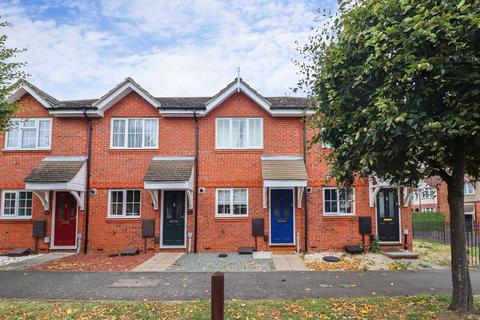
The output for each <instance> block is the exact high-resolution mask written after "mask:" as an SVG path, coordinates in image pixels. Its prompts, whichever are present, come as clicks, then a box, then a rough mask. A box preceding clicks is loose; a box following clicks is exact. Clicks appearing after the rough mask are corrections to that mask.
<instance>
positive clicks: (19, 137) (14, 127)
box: [5, 118, 52, 150]
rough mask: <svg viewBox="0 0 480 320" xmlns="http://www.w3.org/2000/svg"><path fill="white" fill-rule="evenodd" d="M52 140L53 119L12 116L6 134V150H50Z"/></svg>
mask: <svg viewBox="0 0 480 320" xmlns="http://www.w3.org/2000/svg"><path fill="white" fill-rule="evenodd" d="M51 142H52V119H49V118H28V119H19V118H12V119H11V120H10V123H9V129H8V131H7V132H6V134H5V149H6V150H48V149H50V146H51Z"/></svg>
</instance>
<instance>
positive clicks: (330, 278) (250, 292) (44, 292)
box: [0, 270, 480, 301]
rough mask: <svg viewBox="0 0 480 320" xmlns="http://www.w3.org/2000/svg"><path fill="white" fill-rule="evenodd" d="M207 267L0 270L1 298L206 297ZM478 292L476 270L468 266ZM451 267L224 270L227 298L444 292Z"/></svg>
mask: <svg viewBox="0 0 480 320" xmlns="http://www.w3.org/2000/svg"><path fill="white" fill-rule="evenodd" d="M210 276H211V273H206V272H194V273H183V272H162V273H152V272H150V273H149V272H128V273H127V272H111V273H106V272H104V273H102V272H47V271H36V272H20V271H0V298H8V299H58V300H61V299H65V300H90V299H92V300H144V299H146V300H164V301H165V300H195V299H209V298H210ZM471 278H472V284H473V288H474V292H475V294H480V271H472V272H471ZM450 281H451V280H450V271H448V270H431V271H418V272H414V271H388V272H382V271H368V272H311V271H310V272H297V271H287V272H281V271H279V272H236V273H233V272H232V273H226V274H225V294H226V297H227V298H228V299H231V298H236V299H274V298H313V297H347V296H348V297H352V296H367V297H372V296H378V295H386V296H395V295H414V294H449V293H450V288H451V285H450Z"/></svg>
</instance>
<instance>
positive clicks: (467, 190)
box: [463, 182, 475, 196]
mask: <svg viewBox="0 0 480 320" xmlns="http://www.w3.org/2000/svg"><path fill="white" fill-rule="evenodd" d="M463 193H464V195H466V196H471V195H474V194H475V188H474V186H473V183H471V182H465V185H464V186H463Z"/></svg>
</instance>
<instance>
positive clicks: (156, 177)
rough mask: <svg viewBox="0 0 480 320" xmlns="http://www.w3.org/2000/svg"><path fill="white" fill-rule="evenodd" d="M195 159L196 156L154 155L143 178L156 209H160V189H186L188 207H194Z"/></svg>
mask: <svg viewBox="0 0 480 320" xmlns="http://www.w3.org/2000/svg"><path fill="white" fill-rule="evenodd" d="M194 161H195V158H194V157H164V156H155V157H153V159H152V162H151V163H150V166H149V167H148V170H147V173H146V174H145V177H144V179H143V180H144V188H145V189H146V190H148V192H150V195H151V197H152V204H153V208H154V209H158V199H159V197H158V191H159V190H185V191H186V194H187V200H188V208H189V209H192V208H193V188H194V176H193V164H194Z"/></svg>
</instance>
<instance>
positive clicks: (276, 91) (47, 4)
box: [0, 0, 336, 99]
mask: <svg viewBox="0 0 480 320" xmlns="http://www.w3.org/2000/svg"><path fill="white" fill-rule="evenodd" d="M335 8H336V1H335V0H317V1H307V0H302V1H294V0H292V1H286V0H284V1H261V0H252V1H244V0H237V1H216V0H204V1H187V0H184V1H175V0H156V1H155V0H105V1H88V0H83V1H82V0H78V1H61V0H58V1H53V0H52V1H40V0H30V1H10V0H0V13H1V15H2V18H3V19H6V20H7V21H9V22H10V23H12V24H13V26H12V27H11V28H8V29H6V30H5V32H6V33H7V35H8V36H9V39H8V42H7V44H8V45H9V46H15V47H19V48H26V49H27V51H26V52H25V53H23V54H22V55H20V56H19V59H20V60H23V61H26V62H28V66H27V67H26V69H27V71H28V72H29V73H30V74H31V77H30V78H29V80H30V81H32V82H33V83H34V84H36V85H37V86H39V87H40V88H42V89H44V90H45V91H47V92H48V93H50V94H52V95H53V96H55V97H57V98H59V99H78V98H96V97H99V96H101V95H102V94H104V93H105V92H106V91H108V90H109V89H111V88H112V87H113V86H114V85H115V84H117V83H118V82H120V81H122V80H123V79H124V78H126V77H133V78H134V79H135V80H136V81H137V82H138V83H139V84H140V85H142V86H143V87H144V88H146V89H147V90H148V91H149V92H150V93H152V94H153V95H155V96H209V95H213V94H215V93H216V92H217V91H218V90H220V89H222V88H223V87H224V86H225V85H226V84H227V83H228V82H230V81H231V80H232V79H233V78H234V77H235V76H236V69H237V66H240V68H241V76H242V78H243V79H244V80H246V81H247V82H248V83H249V84H251V85H252V86H253V87H254V88H255V89H257V90H258V91H259V92H260V93H262V94H264V95H267V96H268V95H285V94H286V95H291V94H292V93H291V90H290V89H289V88H291V87H293V86H295V84H296V82H297V80H298V75H297V70H296V67H295V65H294V64H293V63H292V59H296V58H297V53H296V50H295V48H296V44H295V41H298V42H300V43H302V42H304V41H305V40H306V38H307V36H308V35H309V34H310V33H311V31H310V28H311V27H312V26H314V24H313V19H314V17H315V11H316V10H317V9H327V10H335Z"/></svg>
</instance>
